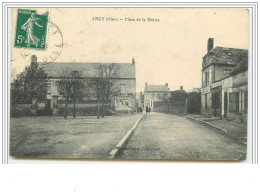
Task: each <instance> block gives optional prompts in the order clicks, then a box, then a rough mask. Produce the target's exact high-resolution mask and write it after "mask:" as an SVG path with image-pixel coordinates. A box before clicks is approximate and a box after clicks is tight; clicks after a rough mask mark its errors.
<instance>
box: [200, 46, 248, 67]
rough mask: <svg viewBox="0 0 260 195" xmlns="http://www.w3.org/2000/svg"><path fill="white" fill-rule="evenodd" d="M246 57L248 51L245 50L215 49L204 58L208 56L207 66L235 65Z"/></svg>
mask: <svg viewBox="0 0 260 195" xmlns="http://www.w3.org/2000/svg"><path fill="white" fill-rule="evenodd" d="M247 55H248V50H246V49H236V48H226V47H215V48H213V49H211V50H210V51H209V52H208V53H207V54H206V55H205V56H204V57H206V56H209V62H208V63H207V64H208V65H209V64H212V63H218V64H230V65H237V64H238V63H239V62H240V61H241V60H242V59H243V58H245V57H246V56H247ZM204 57H203V58H204Z"/></svg>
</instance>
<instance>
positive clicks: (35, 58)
mask: <svg viewBox="0 0 260 195" xmlns="http://www.w3.org/2000/svg"><path fill="white" fill-rule="evenodd" d="M31 62H32V63H37V56H36V55H32V57H31Z"/></svg>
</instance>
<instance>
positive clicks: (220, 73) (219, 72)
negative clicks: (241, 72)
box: [214, 64, 235, 81]
mask: <svg viewBox="0 0 260 195" xmlns="http://www.w3.org/2000/svg"><path fill="white" fill-rule="evenodd" d="M234 68H235V65H233V66H232V65H223V64H222V65H215V66H214V75H215V81H218V80H220V79H223V78H225V77H227V76H229V74H227V73H225V71H228V70H229V72H231V71H232V70H233V69H234Z"/></svg>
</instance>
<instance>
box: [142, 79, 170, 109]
mask: <svg viewBox="0 0 260 195" xmlns="http://www.w3.org/2000/svg"><path fill="white" fill-rule="evenodd" d="M169 97H170V89H169V87H168V83H165V85H148V84H147V83H146V84H145V90H144V108H146V107H148V108H151V110H152V111H153V109H154V102H164V101H167V100H168V98H169Z"/></svg>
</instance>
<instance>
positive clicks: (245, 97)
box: [244, 91, 248, 113]
mask: <svg viewBox="0 0 260 195" xmlns="http://www.w3.org/2000/svg"><path fill="white" fill-rule="evenodd" d="M244 100H245V109H244V112H245V113H247V109H248V93H247V91H245V95H244Z"/></svg>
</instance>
